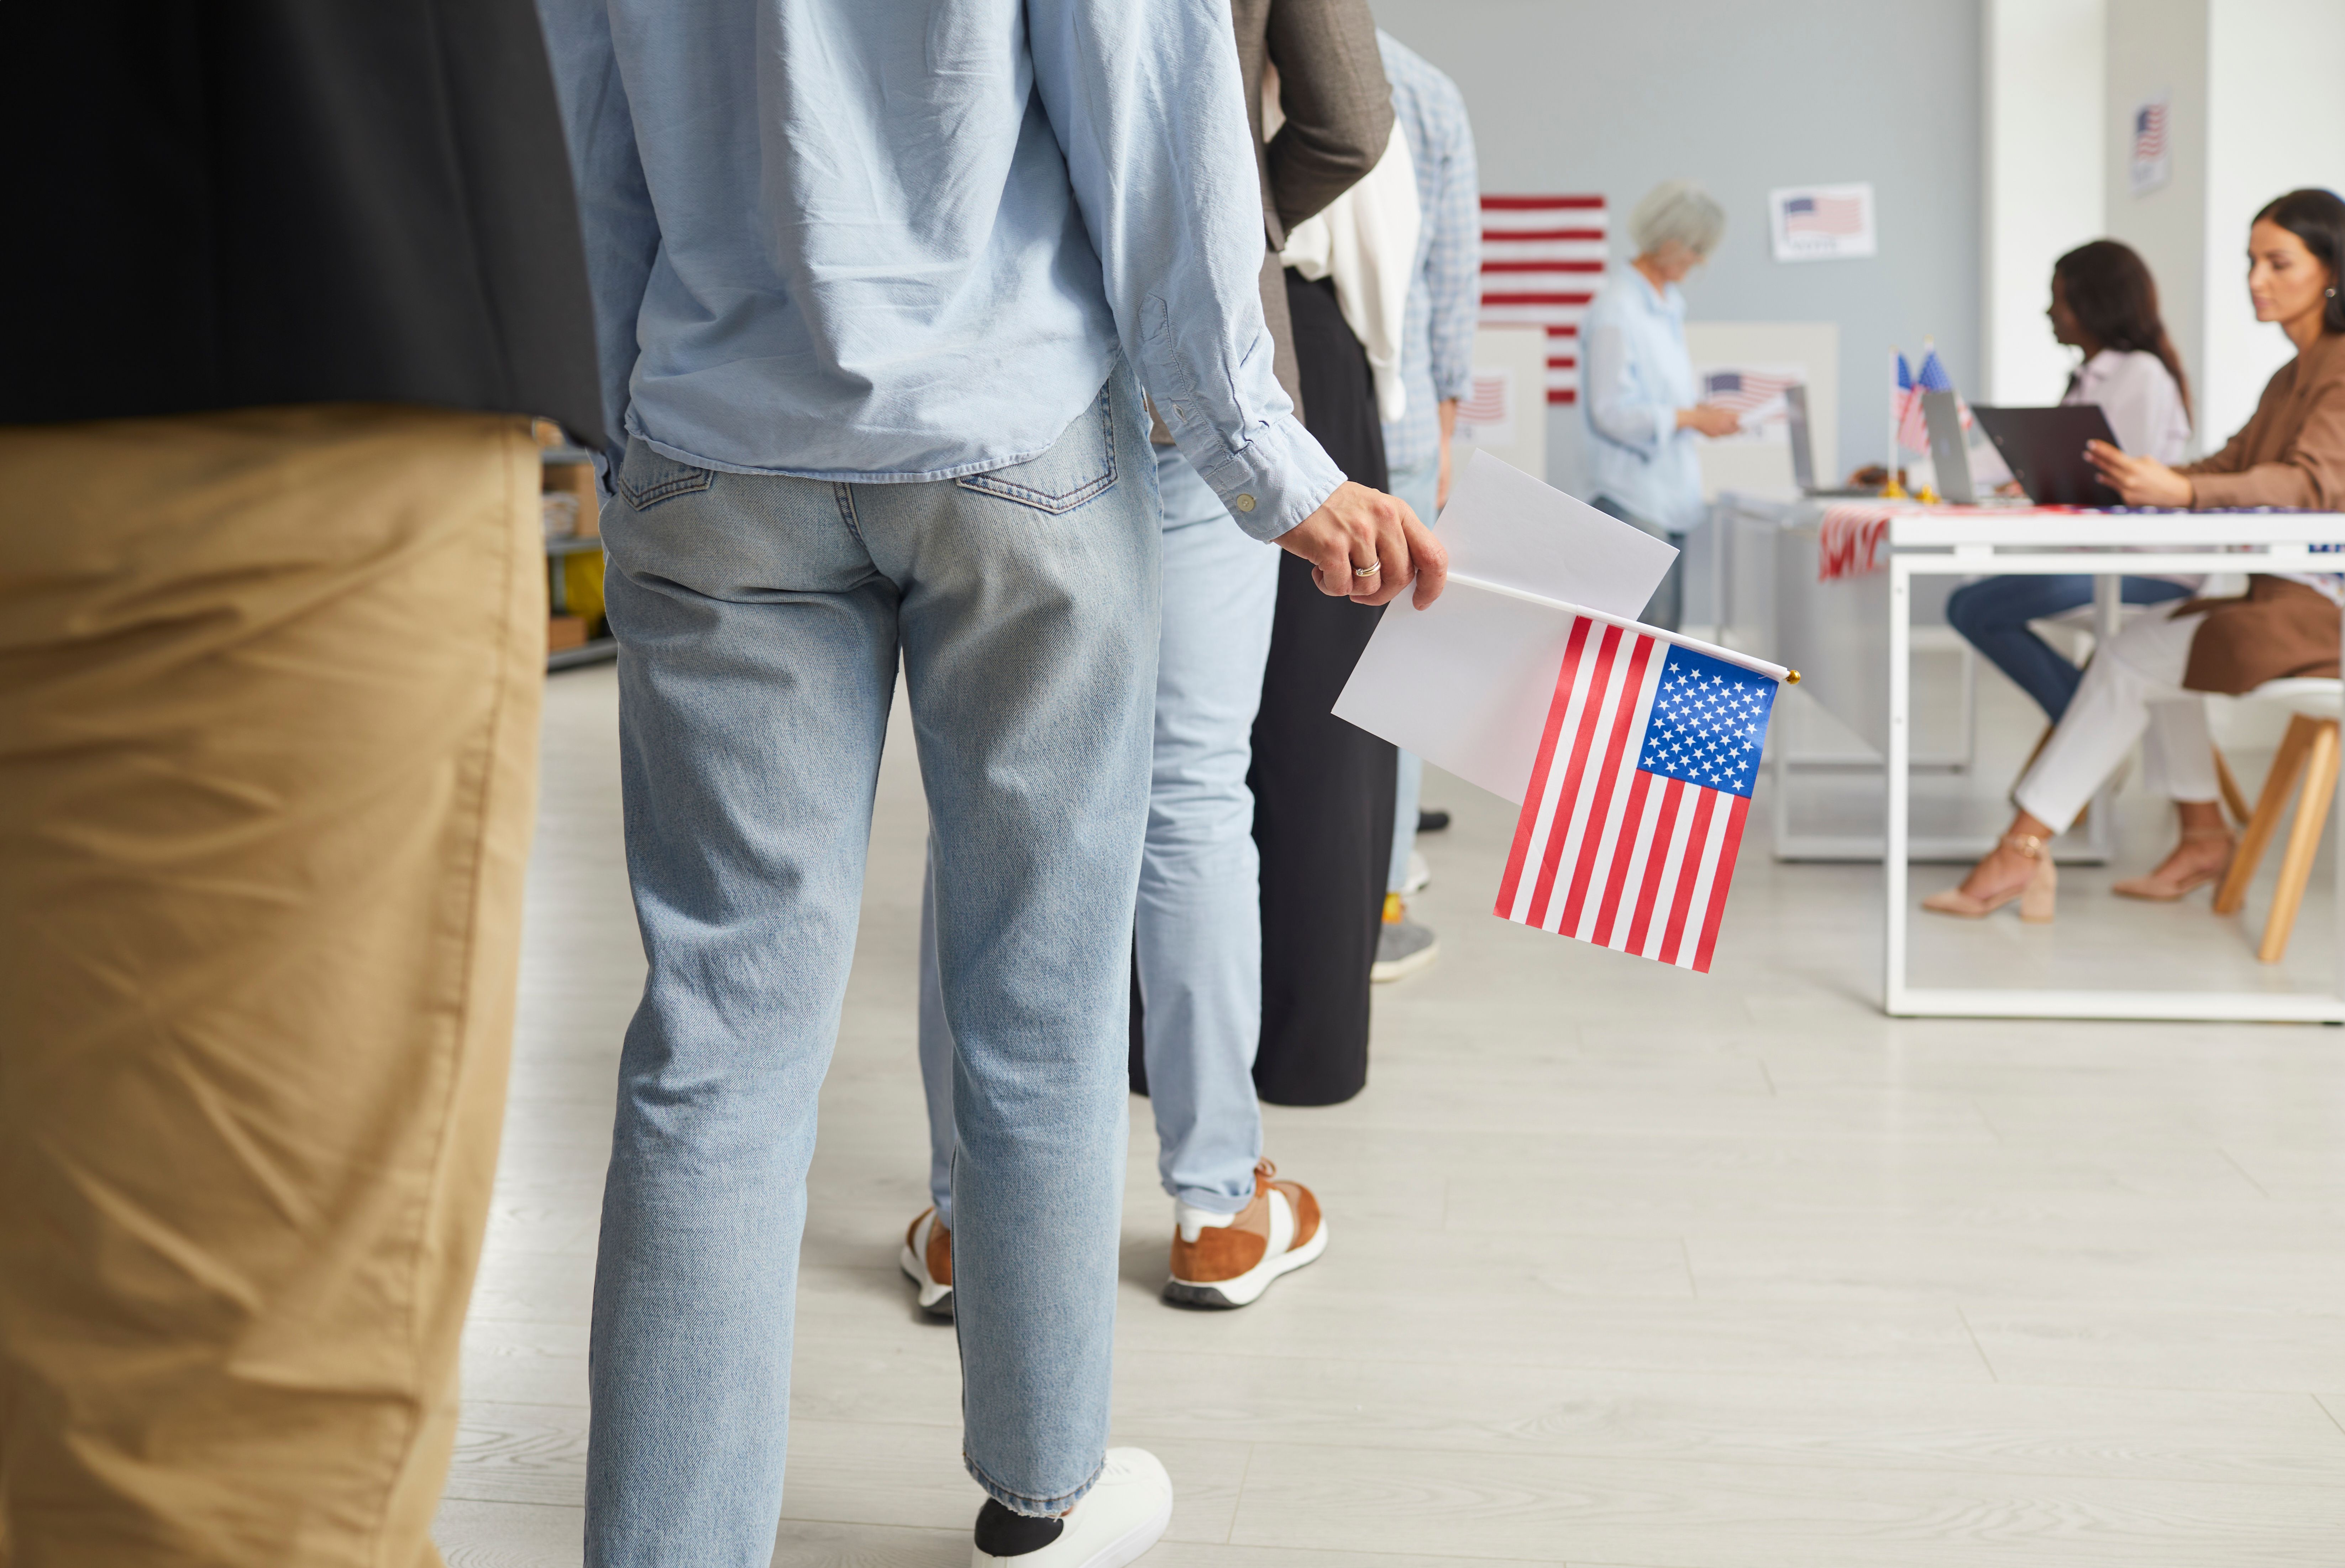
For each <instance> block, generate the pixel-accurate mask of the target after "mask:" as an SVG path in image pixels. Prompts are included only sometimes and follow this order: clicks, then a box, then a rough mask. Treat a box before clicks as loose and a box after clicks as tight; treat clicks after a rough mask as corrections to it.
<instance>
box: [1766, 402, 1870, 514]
mask: <svg viewBox="0 0 2345 1568" xmlns="http://www.w3.org/2000/svg"><path fill="white" fill-rule="evenodd" d="M1783 414H1784V419H1785V422H1786V423H1789V424H1790V426H1791V429H1792V482H1793V483H1794V484H1798V485H1799V487H1800V494H1802V495H1815V496H1822V497H1827V498H1829V497H1832V496H1847V495H1878V494H1881V492H1880V491H1879V490H1878V489H1874V488H1871V487H1864V488H1854V489H1852V488H1850V487H1848V486H1845V485H1842V486H1836V487H1835V486H1820V485H1818V484H1816V449H1815V446H1814V445H1813V443H1812V442H1811V441H1810V440H1809V438H1808V389H1807V386H1806V383H1804V382H1802V383H1801V384H1800V385H1798V386H1793V387H1787V388H1785V389H1784V392H1783Z"/></svg>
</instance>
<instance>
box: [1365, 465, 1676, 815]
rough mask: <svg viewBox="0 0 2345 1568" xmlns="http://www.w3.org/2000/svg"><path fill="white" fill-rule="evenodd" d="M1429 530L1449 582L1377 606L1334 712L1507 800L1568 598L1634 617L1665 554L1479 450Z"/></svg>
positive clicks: (1532, 756)
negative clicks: (1442, 551)
mask: <svg viewBox="0 0 2345 1568" xmlns="http://www.w3.org/2000/svg"><path fill="white" fill-rule="evenodd" d="M1439 534H1440V538H1441V541H1442V543H1443V544H1444V545H1447V547H1448V550H1449V569H1450V572H1451V574H1452V575H1451V577H1450V580H1449V586H1448V588H1447V591H1445V592H1444V593H1443V594H1442V596H1441V597H1440V598H1439V599H1437V600H1436V601H1435V602H1434V605H1433V607H1432V608H1431V609H1428V610H1418V609H1416V608H1415V607H1414V606H1412V605H1411V604H1410V600H1409V596H1408V595H1406V594H1403V595H1402V596H1400V597H1399V598H1397V599H1396V600H1395V601H1393V603H1392V604H1390V605H1388V606H1386V607H1385V614H1384V619H1383V620H1382V621H1381V622H1380V623H1379V624H1378V625H1377V626H1376V635H1375V636H1373V637H1371V638H1370V639H1369V641H1368V647H1367V650H1366V651H1365V653H1363V654H1362V655H1361V656H1360V662H1359V663H1358V664H1357V665H1356V666H1355V667H1354V668H1353V670H1352V678H1351V679H1350V680H1349V681H1348V682H1347V683H1345V687H1344V693H1343V695H1342V696H1341V697H1337V698H1336V699H1335V717H1336V718H1341V719H1345V720H1346V721H1348V722H1350V723H1353V724H1356V725H1358V726H1359V727H1360V728H1362V729H1365V730H1366V731H1367V732H1368V733H1370V734H1371V735H1377V736H1381V737H1383V738H1385V739H1386V740H1389V741H1391V742H1393V744H1395V745H1396V746H1399V747H1402V748H1405V749H1407V750H1410V751H1414V752H1416V754H1417V755H1418V756H1419V757H1422V758H1424V759H1426V761H1428V762H1430V763H1432V764H1433V765H1434V766H1435V767H1436V768H1441V769H1447V771H1449V772H1451V773H1455V774H1457V776H1458V777H1459V778H1461V779H1466V780H1467V782H1469V783H1473V784H1478V785H1480V786H1481V787H1482V788H1483V789H1487V790H1489V791H1490V792H1491V793H1492V794H1494V795H1498V796H1503V797H1504V798H1505V799H1508V800H1512V801H1515V802H1517V803H1518V804H1519V803H1520V802H1521V800H1522V798H1523V789H1524V786H1525V785H1526V784H1528V782H1529V780H1530V776H1531V769H1532V767H1533V765H1534V764H1535V763H1536V762H1537V760H1538V743H1539V735H1540V732H1541V729H1542V728H1543V727H1544V725H1545V724H1546V722H1547V711H1548V703H1549V701H1550V700H1551V699H1552V698H1553V697H1554V696H1555V672H1556V670H1557V669H1558V667H1560V666H1561V665H1562V662H1563V652H1564V645H1565V643H1566V642H1567V641H1568V639H1569V637H1570V636H1571V625H1572V614H1571V611H1570V609H1569V608H1568V606H1573V605H1579V606H1586V607H1587V608H1589V609H1591V610H1597V611H1600V612H1602V613H1604V614H1607V615H1614V616H1629V617H1631V618H1633V617H1634V616H1636V615H1637V614H1638V613H1639V611H1641V610H1643V609H1644V607H1645V604H1646V601H1647V600H1649V599H1650V598H1651V597H1652V596H1653V590H1654V589H1655V588H1657V587H1659V586H1660V582H1661V578H1662V577H1663V576H1664V575H1667V574H1668V572H1669V569H1670V562H1671V561H1673V560H1675V559H1676V558H1677V550H1676V548H1675V547H1674V546H1672V545H1665V544H1663V543H1662V542H1661V541H1660V540H1659V539H1656V538H1654V537H1653V536H1652V535H1650V534H1647V533H1645V532H1643V531H1642V530H1641V529H1638V528H1633V527H1631V526H1629V524H1626V523H1623V522H1621V521H1620V520H1619V518H1617V517H1611V516H1608V515H1607V514H1604V513H1601V512H1599V511H1598V510H1596V508H1595V507H1593V506H1589V505H1588V504H1585V503H1583V502H1579V501H1575V500H1573V499H1572V498H1571V497H1570V496H1568V495H1566V494H1563V492H1561V491H1559V490H1556V489H1552V488H1550V487H1549V486H1548V485H1545V484H1540V483H1539V482H1538V480H1536V479H1533V478H1532V477H1531V476H1530V475H1529V474H1528V473H1523V472H1522V471H1521V470H1520V469H1518V468H1513V467H1510V466H1508V464H1507V463H1502V462H1500V461H1499V460H1498V459H1497V458H1495V457H1492V456H1491V455H1490V454H1489V453H1482V452H1477V453H1475V454H1474V458H1473V461H1472V462H1471V463H1468V464H1467V467H1466V472H1465V473H1463V474H1461V475H1459V476H1458V479H1457V485H1456V488H1455V489H1454V490H1453V491H1452V493H1451V495H1450V498H1449V504H1448V506H1447V508H1446V509H1444V511H1443V512H1442V514H1441V525H1440V529H1439ZM1461 579H1464V580H1461ZM1524 595H1528V596H1530V597H1523V596H1524ZM1549 600H1552V601H1557V602H1555V603H1546V602H1543V601H1549Z"/></svg>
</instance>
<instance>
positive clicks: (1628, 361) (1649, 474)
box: [1579, 262, 1706, 534]
mask: <svg viewBox="0 0 2345 1568" xmlns="http://www.w3.org/2000/svg"><path fill="white" fill-rule="evenodd" d="M1579 345H1580V348H1579V406H1580V408H1581V409H1582V410H1583V411H1585V412H1586V415H1587V419H1588V487H1587V495H1588V498H1589V500H1591V501H1592V500H1594V499H1595V498H1596V497H1598V496H1599V495H1609V496H1610V497H1611V498H1612V499H1613V500H1615V501H1617V502H1619V504H1621V505H1622V506H1624V507H1626V508H1627V509H1628V510H1629V512H1631V513H1633V514H1636V515H1637V516H1639V517H1641V518H1643V519H1645V520H1646V521H1647V522H1650V523H1658V524H1660V525H1661V526H1662V527H1664V528H1666V529H1668V530H1670V532H1671V533H1676V534H1683V533H1687V532H1690V530H1692V529H1694V528H1696V527H1699V526H1700V524H1701V522H1702V520H1703V518H1704V516H1705V515H1706V513H1705V510H1704V507H1703V504H1702V499H1701V466H1700V463H1698V462H1697V461H1696V460H1695V457H1694V445H1693V443H1694V439H1695V438H1694V433H1693V432H1692V431H1690V430H1680V429H1679V428H1678V410H1680V409H1681V408H1691V407H1693V406H1694V404H1695V403H1696V402H1699V401H1700V399H1699V398H1698V397H1697V396H1696V395H1695V392H1694V384H1693V361H1691V360H1690V359H1689V358H1688V357H1687V355H1686V342H1685V296H1684V295H1683V294H1681V293H1680V292H1678V289H1677V285H1676V284H1674V283H1672V284H1671V285H1670V287H1669V288H1668V289H1667V290H1655V289H1654V287H1653V286H1652V284H1650V282H1647V281H1646V280H1645V275H1644V274H1643V273H1641V272H1639V271H1638V270H1636V269H1635V268H1634V267H1631V266H1629V265H1628V264H1627V263H1625V262H1623V263H1622V264H1620V265H1619V266H1617V267H1615V268H1613V269H1612V270H1611V271H1610V272H1609V274H1607V275H1606V277H1605V280H1604V287H1603V289H1602V290H1601V291H1599V293H1598V294H1597V296H1596V299H1595V301H1594V303H1592V304H1590V305H1589V307H1588V314H1587V316H1586V317H1584V318H1583V319H1582V320H1581V321H1580V325H1579Z"/></svg>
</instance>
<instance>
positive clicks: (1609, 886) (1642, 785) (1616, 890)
mask: <svg viewBox="0 0 2345 1568" xmlns="http://www.w3.org/2000/svg"><path fill="white" fill-rule="evenodd" d="M1652 782H1653V776H1652V775H1651V774H1650V773H1648V772H1646V771H1645V770H1644V769H1641V768H1639V769H1637V772H1636V777H1634V778H1633V779H1629V804H1628V806H1627V807H1626V808H1624V809H1622V811H1621V812H1620V846H1619V848H1618V849H1616V850H1613V851H1612V874H1611V876H1610V877H1609V878H1607V879H1606V880H1605V883H1604V901H1603V902H1602V903H1601V904H1599V905H1598V906H1597V909H1596V936H1595V940H1596V941H1598V942H1606V943H1609V942H1611V940H1612V928H1613V927H1614V926H1616V925H1618V924H1619V923H1620V884H1621V883H1623V882H1625V881H1628V880H1629V861H1630V860H1635V859H1636V858H1637V856H1636V842H1635V840H1634V839H1633V838H1632V837H1631V835H1633V834H1634V833H1635V832H1636V830H1637V824H1638V823H1639V822H1641V821H1643V820H1645V794H1646V791H1647V789H1649V788H1650V786H1651V784H1652Z"/></svg>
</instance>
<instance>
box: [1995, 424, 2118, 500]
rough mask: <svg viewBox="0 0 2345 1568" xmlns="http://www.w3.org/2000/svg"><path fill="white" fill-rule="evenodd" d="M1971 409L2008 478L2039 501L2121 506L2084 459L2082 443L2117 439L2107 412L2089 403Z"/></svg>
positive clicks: (2114, 440)
mask: <svg viewBox="0 0 2345 1568" xmlns="http://www.w3.org/2000/svg"><path fill="white" fill-rule="evenodd" d="M1971 412H1972V414H1973V415H1974V416H1975V417H1976V418H1977V420H1978V422H1979V428H1980V429H1981V430H1984V431H1985V432H1986V438H1987V439H1988V440H1989V441H1992V442H1993V443H1995V450H1996V451H1997V452H1999V453H2003V460H2004V462H2005V463H2009V464H2010V465H2011V472H2012V475H2013V477H2015V479H2017V480H2018V481H2019V487H2020V488H2021V489H2023V490H2025V491H2026V492H2027V498H2028V499H2029V500H2030V501H2033V502H2035V504H2037V505H2038V506H2122V505H2124V504H2125V502H2124V500H2123V498H2121V497H2120V496H2119V495H2118V494H2117V492H2116V491H2114V490H2111V489H2110V488H2109V487H2108V486H2107V485H2106V484H2102V483H2101V477H2100V475H2099V474H2098V473H2095V472H2094V471H2093V465H2092V464H2091V463H2087V462H2086V461H2085V443H2086V442H2088V441H2106V442H2107V443H2109V444H2110V445H2111V446H2115V445H2117V432H2115V431H2113V430H2111V429H2110V428H2109V421H2108V416H2107V415H2106V414H2104V413H2103V412H2101V411H2100V409H2099V407H2098V406H2097V405H2096V404H2093V403H2088V402H2086V403H2063V404H2061V405H2060V406H2059V407H2057V408H1989V407H1987V406H1986V405H1985V404H1984V403H1974V404H1973V405H1972V407H1971Z"/></svg>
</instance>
